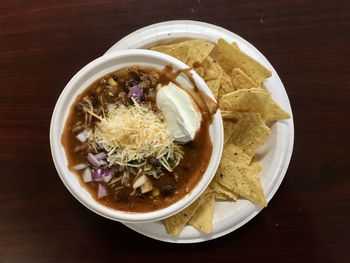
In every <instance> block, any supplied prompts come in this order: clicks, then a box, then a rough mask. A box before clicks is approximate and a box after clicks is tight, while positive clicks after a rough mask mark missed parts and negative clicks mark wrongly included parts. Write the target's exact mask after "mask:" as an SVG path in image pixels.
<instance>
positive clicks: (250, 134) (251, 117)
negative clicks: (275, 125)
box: [224, 113, 271, 160]
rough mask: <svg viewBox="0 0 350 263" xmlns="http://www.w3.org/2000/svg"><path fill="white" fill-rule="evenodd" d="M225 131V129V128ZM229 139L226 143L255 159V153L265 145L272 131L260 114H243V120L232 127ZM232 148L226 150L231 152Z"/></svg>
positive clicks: (226, 139)
mask: <svg viewBox="0 0 350 263" xmlns="http://www.w3.org/2000/svg"><path fill="white" fill-rule="evenodd" d="M224 131H225V128H224ZM227 133H228V134H229V136H230V137H229V138H224V139H225V142H226V143H233V144H234V145H236V146H237V147H239V148H240V149H242V151H243V152H244V153H245V154H246V155H247V156H248V157H249V160H251V159H252V158H253V156H254V155H255V152H256V151H257V150H258V149H259V147H260V146H261V145H263V144H264V142H265V140H266V138H267V137H268V136H269V135H270V133H271V130H270V128H269V127H267V126H266V125H265V123H264V121H263V119H262V118H261V115H260V114H259V113H242V118H241V119H240V120H239V121H238V122H237V123H235V124H233V125H231V127H230V132H227ZM229 149H231V148H227V147H226V149H224V152H225V150H229Z"/></svg>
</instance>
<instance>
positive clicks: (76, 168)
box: [73, 163, 87, 171]
mask: <svg viewBox="0 0 350 263" xmlns="http://www.w3.org/2000/svg"><path fill="white" fill-rule="evenodd" d="M86 167H87V164H85V163H80V164H77V165H75V166H73V169H74V170H77V171H80V170H83V169H85V168H86Z"/></svg>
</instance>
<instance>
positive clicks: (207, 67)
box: [202, 57, 223, 81]
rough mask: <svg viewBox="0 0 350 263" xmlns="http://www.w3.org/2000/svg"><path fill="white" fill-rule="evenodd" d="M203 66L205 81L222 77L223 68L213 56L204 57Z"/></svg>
mask: <svg viewBox="0 0 350 263" xmlns="http://www.w3.org/2000/svg"><path fill="white" fill-rule="evenodd" d="M202 67H203V68H204V77H203V79H204V80H205V81H207V80H213V79H219V78H221V75H222V72H223V69H222V68H221V67H220V66H219V65H218V63H217V62H215V60H214V59H212V58H211V57H206V58H205V59H204V61H203V63H202Z"/></svg>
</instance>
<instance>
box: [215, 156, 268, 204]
mask: <svg viewBox="0 0 350 263" xmlns="http://www.w3.org/2000/svg"><path fill="white" fill-rule="evenodd" d="M220 169H221V170H220V171H221V173H220V175H219V176H218V179H217V180H218V183H220V184H222V185H223V186H225V187H227V188H228V189H230V190H232V191H234V192H235V193H237V194H238V195H240V196H242V197H244V198H246V199H248V200H250V201H252V202H254V203H256V204H258V205H260V206H262V207H266V205H267V201H266V199H265V195H264V191H263V188H262V185H261V182H260V178H259V173H260V171H261V167H260V165H259V163H258V162H255V161H254V162H253V163H251V164H250V165H249V166H247V165H242V164H238V163H235V162H234V161H231V160H229V159H225V160H222V162H221V164H220Z"/></svg>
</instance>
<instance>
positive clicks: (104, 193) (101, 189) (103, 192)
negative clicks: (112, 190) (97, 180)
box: [97, 184, 108, 198]
mask: <svg viewBox="0 0 350 263" xmlns="http://www.w3.org/2000/svg"><path fill="white" fill-rule="evenodd" d="M107 195H108V194H107V189H106V187H104V186H103V185H102V184H99V185H98V193H97V197H98V198H102V197H105V196H107Z"/></svg>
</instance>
